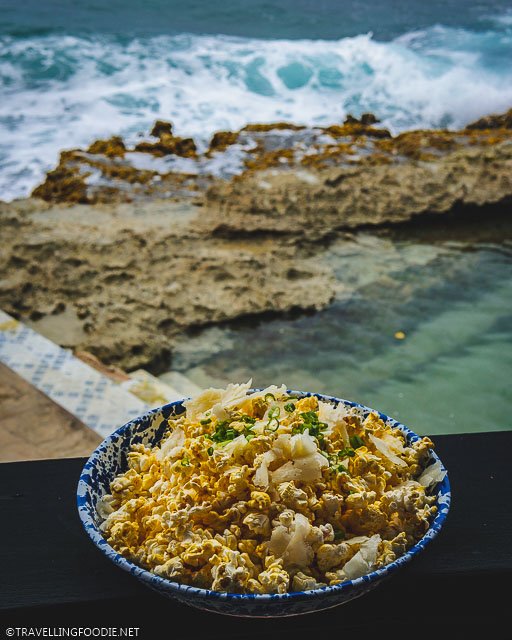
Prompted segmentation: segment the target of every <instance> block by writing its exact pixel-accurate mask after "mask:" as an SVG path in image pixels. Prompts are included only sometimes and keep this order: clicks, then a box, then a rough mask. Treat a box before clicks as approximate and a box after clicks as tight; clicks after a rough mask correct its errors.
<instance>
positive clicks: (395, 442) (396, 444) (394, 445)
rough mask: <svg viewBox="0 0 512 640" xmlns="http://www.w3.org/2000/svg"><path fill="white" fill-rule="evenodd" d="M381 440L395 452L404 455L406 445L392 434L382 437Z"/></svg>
mask: <svg viewBox="0 0 512 640" xmlns="http://www.w3.org/2000/svg"><path fill="white" fill-rule="evenodd" d="M381 440H383V441H384V442H385V443H386V444H387V445H388V446H389V448H390V449H392V450H393V451H396V452H397V453H404V451H405V448H404V445H403V443H402V441H401V440H400V438H397V436H394V435H392V434H391V433H385V434H384V435H383V436H381Z"/></svg>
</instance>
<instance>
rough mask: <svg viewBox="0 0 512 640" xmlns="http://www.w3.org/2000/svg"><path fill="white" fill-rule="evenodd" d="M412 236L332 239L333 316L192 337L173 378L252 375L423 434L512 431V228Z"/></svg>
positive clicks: (206, 381)
mask: <svg viewBox="0 0 512 640" xmlns="http://www.w3.org/2000/svg"><path fill="white" fill-rule="evenodd" d="M488 228H492V225H490V226H489V227H488ZM480 231H481V228H480ZM407 234H408V237H400V236H397V235H396V234H393V235H390V234H388V235H384V236H383V235H373V234H369V233H359V234H357V235H355V236H354V237H353V238H352V239H350V240H346V239H344V240H339V241H337V242H335V243H334V244H333V245H332V246H331V247H330V248H329V250H328V251H327V253H326V254H325V255H324V258H323V260H324V261H325V262H326V264H329V265H330V266H331V267H332V268H334V270H335V272H336V275H337V278H338V280H339V282H340V283H341V285H342V287H341V292H340V294H339V295H338V297H337V299H336V300H335V301H334V302H333V303H332V304H331V305H330V306H329V307H328V308H326V309H324V310H323V311H320V312H318V313H315V314H304V315H301V316H299V317H296V318H287V319H283V318H281V319H273V320H272V319H271V320H269V319H264V320H262V321H253V322H245V323H238V324H235V325H231V326H225V327H214V328H210V329H207V330H205V331H203V332H202V333H200V334H198V335H195V336H184V337H183V340H182V341H181V343H180V344H179V345H178V347H177V349H176V350H175V351H174V358H173V363H172V367H173V370H177V371H180V372H182V373H184V374H186V375H187V376H188V377H189V378H190V379H192V380H193V381H194V382H196V383H197V384H199V385H200V386H211V385H214V386H215V385H217V386H223V385H225V384H227V383H228V382H233V381H238V382H242V381H246V380H247V379H249V378H251V377H252V378H253V384H254V385H255V386H266V385H268V384H272V383H278V384H280V383H282V382H284V383H286V384H287V385H288V386H289V387H290V388H292V389H298V390H310V391H317V392H323V393H328V394H330V395H334V396H337V397H342V398H346V399H349V400H354V401H357V402H360V403H363V404H366V405H368V406H371V407H374V408H376V409H379V410H380V411H383V412H384V413H387V414H388V415H391V416H392V417H394V418H397V419H399V420H400V421H402V422H403V423H405V424H407V425H408V426H410V428H411V429H413V430H414V431H417V432H419V433H421V434H440V433H462V432H474V431H495V430H506V429H510V428H512V417H511V406H512V387H511V384H510V381H511V380H512V305H511V302H512V233H511V230H510V229H508V231H507V230H505V231H504V230H503V229H499V230H497V231H496V232H495V233H494V235H493V233H492V232H491V237H488V238H483V239H480V240H479V241H475V240H467V239H464V237H463V236H464V234H463V233H461V232H460V231H452V233H451V234H450V236H449V237H446V238H442V239H435V240H433V239H431V238H429V237H424V235H422V234H417V235H416V237H414V232H412V237H411V231H410V230H409V231H408V232H407ZM470 235H472V236H474V235H477V236H478V235H479V230H478V229H476V230H475V229H473V230H472V231H471V234H470ZM461 236H462V237H461ZM398 332H403V333H404V334H405V338H404V339H402V340H400V339H397V338H396V337H395V334H397V333H398Z"/></svg>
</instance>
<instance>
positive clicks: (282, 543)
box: [268, 513, 314, 568]
mask: <svg viewBox="0 0 512 640" xmlns="http://www.w3.org/2000/svg"><path fill="white" fill-rule="evenodd" d="M311 531H312V526H311V523H310V522H309V520H308V519H307V518H306V516H304V515H302V514H301V513H296V514H295V517H294V520H293V523H292V525H291V527H289V528H287V527H284V526H283V525H278V526H277V527H276V528H275V529H274V530H273V531H272V536H271V538H270V542H269V545H268V546H269V549H270V551H271V552H272V554H273V555H274V556H276V557H277V558H283V560H284V565H285V566H286V567H288V568H290V567H293V568H305V567H308V566H309V565H310V564H311V562H312V560H313V556H314V552H313V548H312V546H311V544H310V543H309V542H308V538H309V536H310V534H311Z"/></svg>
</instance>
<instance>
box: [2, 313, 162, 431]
mask: <svg viewBox="0 0 512 640" xmlns="http://www.w3.org/2000/svg"><path fill="white" fill-rule="evenodd" d="M0 361H1V362H3V363H4V364H5V365H6V366H8V367H9V368H10V369H12V370H13V371H14V372H16V373H17V374H18V375H19V376H21V377H22V378H24V379H25V380H27V382H30V383H31V384H32V385H34V387H36V388H37V389H39V391H41V392H42V393H44V394H45V395H47V396H48V397H49V398H50V399H51V400H53V401H54V402H56V403H57V404H59V405H60V406H61V407H63V408H64V409H66V410H67V411H69V412H70V413H72V414H73V415H75V416H76V417H77V418H79V419H80V420H81V421H82V422H83V423H84V424H86V425H87V426H88V427H90V428H91V429H93V430H94V431H96V432H97V433H98V434H99V435H100V436H102V437H106V436H108V435H109V434H111V433H112V432H113V431H114V430H115V429H117V428H118V427H119V426H120V425H122V424H125V423H126V422H128V421H130V420H132V419H133V418H136V417H137V416H140V415H141V414H143V413H145V412H146V411H148V410H149V409H150V408H151V407H150V405H148V404H146V403H145V402H143V401H142V400H140V399H139V398H137V397H136V396H134V395H133V394H132V393H130V392H129V391H128V390H127V389H125V388H123V387H121V386H119V385H117V384H116V383H115V382H113V381H112V380H110V379H109V378H107V377H105V376H104V375H103V374H101V373H100V372H99V371H96V370H95V369H93V368H92V367H90V366H89V365H87V364H85V363H84V362H82V361H81V360H79V359H78V358H75V356H74V355H73V353H72V352H71V351H69V350H68V349H63V348H62V347H59V346H58V345H56V344H55V343H53V342H51V341H50V340H48V339H47V338H45V337H43V336H42V335H40V334H39V333H37V332H36V331H33V330H32V329H29V328H28V327H27V326H25V325H24V324H23V323H22V322H19V321H17V320H15V319H14V318H12V317H11V316H9V315H8V314H7V313H5V312H4V311H1V310H0Z"/></svg>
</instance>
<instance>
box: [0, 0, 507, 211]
mask: <svg viewBox="0 0 512 640" xmlns="http://www.w3.org/2000/svg"><path fill="white" fill-rule="evenodd" d="M1 4H2V6H1V8H0V200H11V199H13V198H16V197H22V196H26V195H28V194H29V193H30V191H31V190H32V189H33V188H34V186H35V185H36V184H38V183H39V182H40V181H41V180H42V179H43V177H44V174H45V172H46V171H47V170H49V169H51V168H52V167H54V166H55V164H56V162H57V160H58V154H59V152H60V151H61V150H62V149H64V148H73V147H78V146H84V145H88V144H89V143H90V142H91V141H92V140H94V139H95V138H98V137H105V136H111V135H113V134H120V135H123V136H125V137H126V138H127V139H128V141H130V142H134V141H135V140H137V139H138V135H139V134H140V133H141V132H142V133H146V134H147V132H148V130H149V127H150V125H151V123H152V122H153V121H154V120H155V119H156V118H163V119H169V120H172V121H173V122H174V124H175V128H176V131H177V132H178V133H179V134H182V135H192V136H196V137H197V138H199V141H200V142H201V141H202V142H203V143H206V141H207V140H208V138H209V136H210V135H211V134H212V133H213V132H214V131H215V130H220V129H235V128H238V127H241V126H243V125H245V124H246V123H247V122H252V121H259V122H270V121H275V120H291V121H294V122H297V123H303V124H308V125H315V124H332V123H333V122H340V121H342V120H343V119H344V117H345V116H346V114H347V113H352V114H354V115H356V116H357V115H360V114H361V113H362V112H364V111H373V112H374V113H376V114H377V115H378V116H379V117H380V118H381V120H382V121H383V124H384V125H386V126H388V127H390V128H391V129H392V130H393V131H394V132H398V131H401V130H404V129H410V128H416V127H449V128H456V127H461V126H463V125H464V124H466V123H468V122H469V121H471V120H473V119H476V118H478V117H480V116H482V115H483V114H486V113H491V112H500V111H504V110H506V109H508V108H509V107H510V106H511V105H512V64H511V61H512V13H511V11H510V4H509V2H508V1H507V2H504V1H502V0H493V1H491V2H486V3H472V2H466V1H465V0H449V1H444V2H441V1H440V0H439V1H438V0H435V1H433V2H429V3H425V2H423V1H422V0H421V1H420V0H417V1H413V2H408V3H405V5H404V3H402V2H400V3H397V2H393V1H388V2H381V1H378V0H367V1H366V2H365V3H363V4H362V3H360V2H358V1H357V0H350V1H347V2H343V3H341V2H338V0H336V1H335V0H323V1H322V2H315V3H312V2H306V1H305V0H286V1H285V0H276V2H272V3H268V2H263V0H253V1H251V2H245V1H242V0H229V1H227V2H223V3H222V7H218V6H217V5H215V6H214V5H213V4H212V3H211V2H199V1H197V0H196V1H189V2H184V1H177V0H169V1H167V0H166V1H165V2H164V1H163V0H161V1H157V0H152V1H150V2H146V3H141V2H135V1H134V0H131V1H129V0H127V1H126V2H120V1H118V0H113V1H111V2H109V3H98V2H92V1H86V0H83V1H82V2H79V3H69V2H65V1H64V0H48V1H47V2H44V3H41V2H36V0H27V1H26V2H23V3H20V2H14V1H13V0H4V1H3V2H2V3H1ZM404 6H405V8H404Z"/></svg>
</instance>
